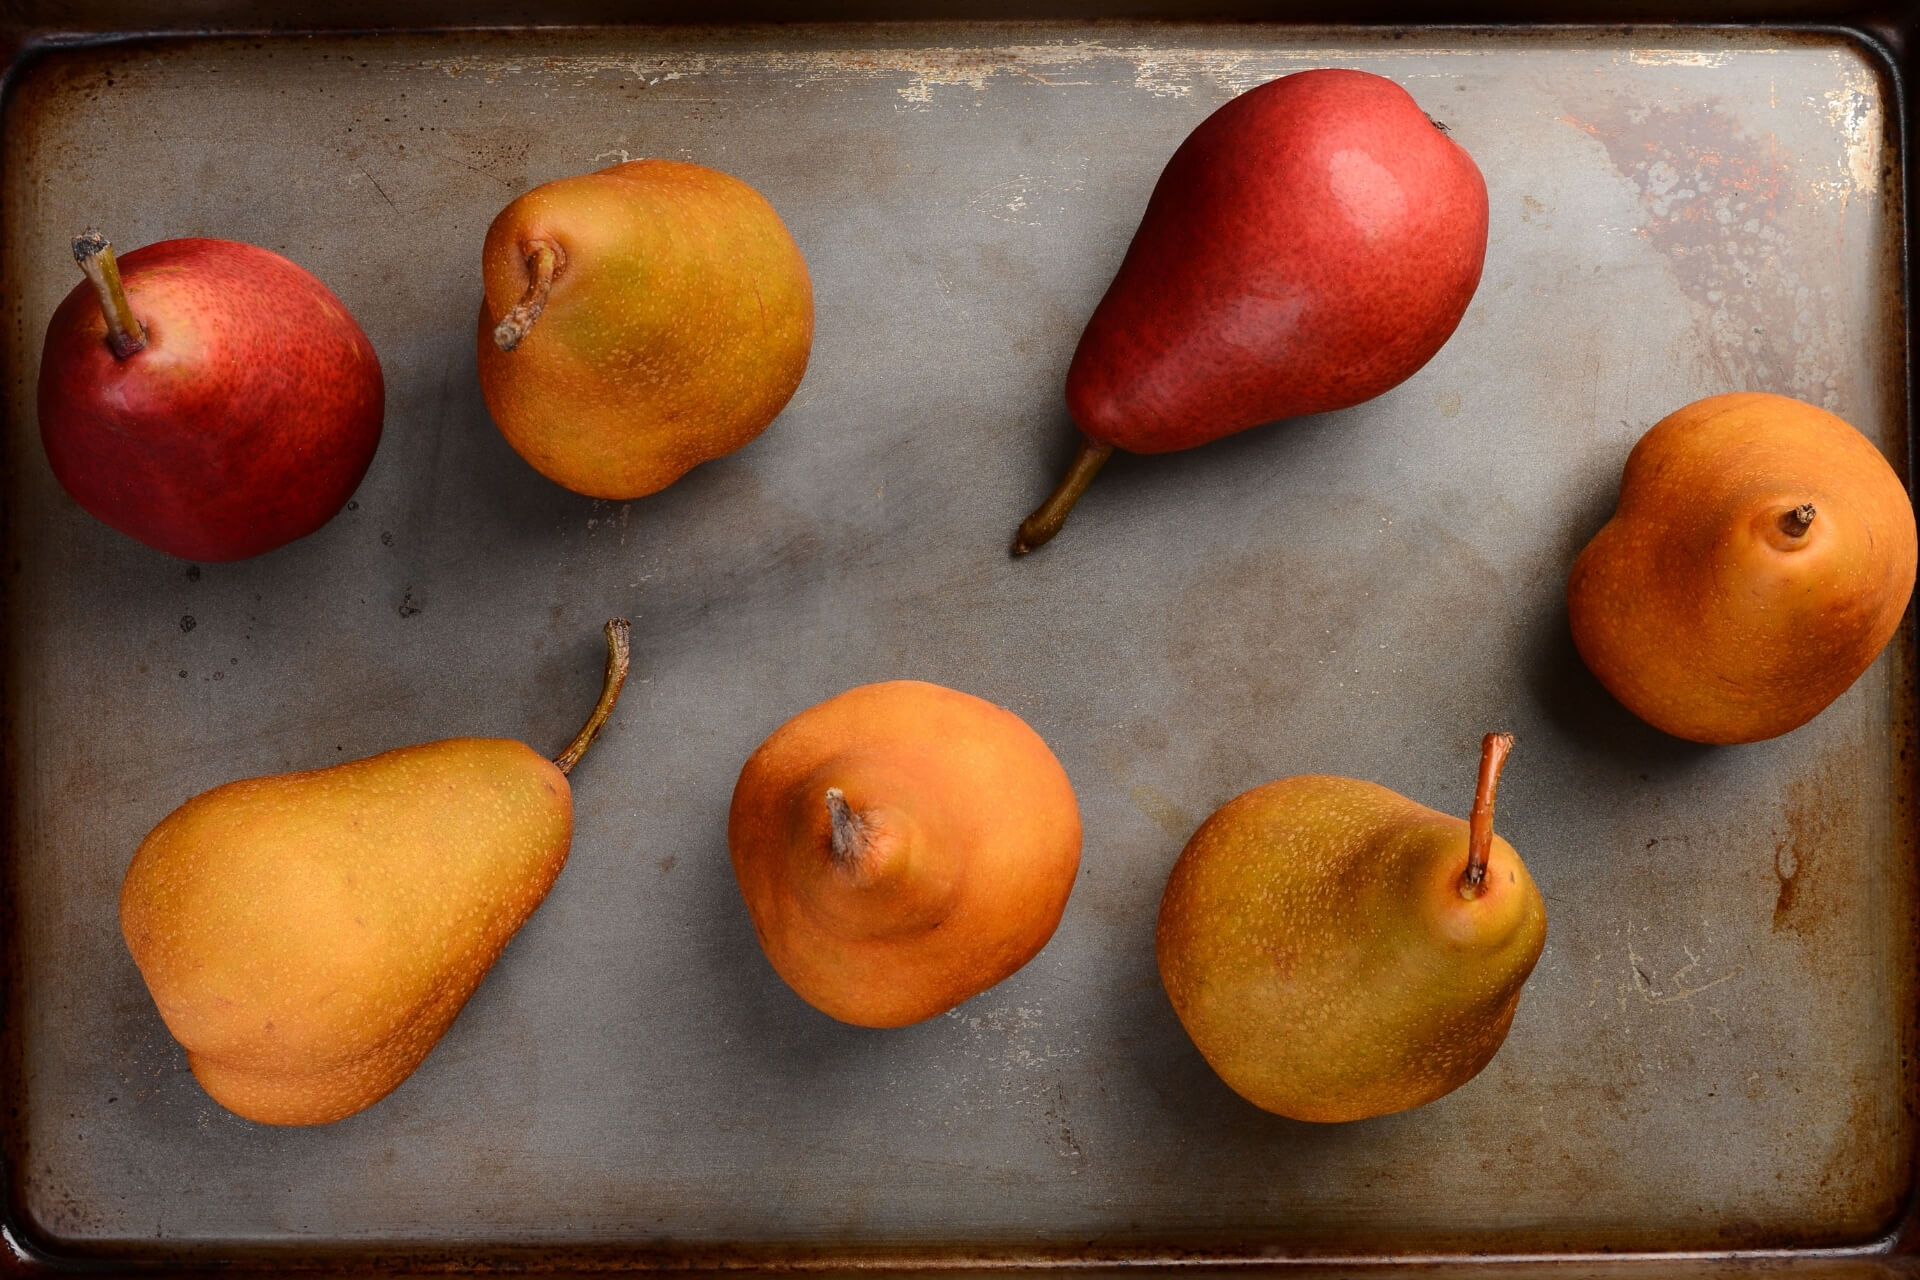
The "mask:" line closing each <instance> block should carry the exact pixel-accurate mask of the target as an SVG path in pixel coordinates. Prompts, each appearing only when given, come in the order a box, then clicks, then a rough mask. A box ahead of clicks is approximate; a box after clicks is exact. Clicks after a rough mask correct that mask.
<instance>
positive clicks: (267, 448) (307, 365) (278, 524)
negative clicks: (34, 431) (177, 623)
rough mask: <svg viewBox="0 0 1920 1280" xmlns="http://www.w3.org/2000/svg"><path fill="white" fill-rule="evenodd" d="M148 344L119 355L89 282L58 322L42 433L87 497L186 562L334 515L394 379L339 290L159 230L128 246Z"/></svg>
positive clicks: (290, 269) (48, 362) (230, 244)
mask: <svg viewBox="0 0 1920 1280" xmlns="http://www.w3.org/2000/svg"><path fill="white" fill-rule="evenodd" d="M119 262H120V275H121V279H122V280H123V282H124V283H125V285H126V290H127V297H128V300H129V302H130V304H131V305H132V307H133V313H134V315H135V316H137V317H138V318H139V320H140V321H141V323H142V324H144V325H145V326H146V329H147V337H148V345H147V346H146V348H145V349H144V350H141V351H137V352H135V353H134V354H133V355H131V356H129V357H127V358H126V359H125V360H118V359H115V358H114V355H113V352H112V351H111V350H109V349H108V347H107V341H106V332H107V330H106V321H105V319H104V317H103V316H102V315H101V312H100V304H99V301H98V300H97V298H96V296H95V294H94V291H93V287H92V286H91V285H89V284H87V283H86V282H85V281H82V282H81V283H80V284H79V285H77V286H76V287H75V288H74V290H73V292H72V293H70V294H68V295H67V296H66V298H65V300H64V301H62V302H61V304H60V306H59V308H58V309H57V310H56V311H55V312H54V313H53V319H52V320H51V321H50V322H49V323H48V325H47V341H46V346H45V348H44V349H43V350H42V353H41V356H40V440H41V443H42V444H44V445H45V446H46V451H47V461H48V462H49V463H50V464H52V467H53V473H54V475H55V476H56V477H58V478H59V480H60V483H61V484H62V485H64V486H65V487H66V490H67V492H68V493H70V494H72V495H73V497H74V499H75V500H76V501H77V502H79V504H80V505H81V506H82V507H84V508H86V509H87V510H88V511H89V512H91V513H92V514H93V515H95V516H97V517H99V518H100V519H101V520H103V521H105V522H106V523H107V524H110V525H112V526H113V527H114V528H116V529H118V530H120V531H121V532H122V533H126V534H129V535H131V536H132V537H135V538H138V539H139V540H140V541H142V542H144V543H146V544H147V545H148V546H151V547H156V548H158V549H159V550H161V551H165V552H167V553H168V554H170V555H175V556H179V557H181V558H182V559H186V560H208V561H212V560H240V559H244V558H246V557H248V556H255V555H259V554H260V553H261V552H263V551H271V550H272V549H273V548H275V547H278V546H282V545H284V544H286V543H288V542H291V541H293V540H294V539H295V538H300V537H304V536H305V535H307V534H309V533H312V532H313V531H314V530H315V529H318V528H319V527H320V526H321V525H323V524H325V523H326V522H327V521H328V520H330V519H332V518H333V515H334V513H335V512H337V511H339V510H340V508H341V507H342V506H344V505H345V504H346V501H347V499H348V498H349V497H351V496H352V495H353V491H354V489H355V488H356V487H357V486H358V485H359V483H360V479H361V477H362V476H364V475H365V474H366V471H367V465H368V463H370V462H371V461H372V460H373V452H374V449H375V447H377V446H378V444H379V443H380V426H381V420H382V417H383V415H384V412H385V404H386V387H385V383H384V381H383V380H382V378H381V376H380V362H379V359H378V358H377V357H376V356H375V355H374V351H373V345H372V344H371V343H369V342H368V341H367V336H366V334H364V333H362V332H361V330H360V326H359V325H358V324H356V323H355V322H354V319H353V317H352V316H351V315H349V314H348V313H347V309H346V307H345V306H343V305H342V304H341V302H340V300H339V299H338V298H336V297H334V296H333V294H332V293H331V292H330V291H329V290H328V289H327V287H326V286H325V285H323V284H321V283H320V282H319V281H318V280H316V279H315V278H314V277H313V276H312V275H310V274H309V273H308V272H306V271H305V270H303V269H302V268H300V267H298V266H296V265H294V264H293V263H291V262H289V261H287V260H286V259H285V258H283V257H281V256H280V255H279V254H277V253H271V252H269V251H268V250H265V249H261V248H257V247H255V246H253V245H249V244H240V243H237V242H235V241H231V240H163V241H161V242H160V243H158V244H151V245H148V246H146V247H145V248H143V249H136V250H134V251H133V252H131V253H129V254H126V255H125V256H123V257H121V258H120V259H119Z"/></svg>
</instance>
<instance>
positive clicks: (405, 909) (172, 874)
mask: <svg viewBox="0 0 1920 1280" xmlns="http://www.w3.org/2000/svg"><path fill="white" fill-rule="evenodd" d="M627 646H628V625H627V623H626V621H625V620H624V619H615V620H614V621H611V622H609V623H608V624H607V673H606V679H605V682H604V685H603V687H602V690H601V694H600V699H599V702H598V703H597V705H596V706H595V707H594V710H593V713H592V715H591V716H590V717H589V718H588V720H587V723H586V724H585V726H583V727H582V729H581V730H580V733H579V734H578V735H577V736H576V737H575V738H574V740H573V742H572V744H571V745H569V746H568V748H567V749H566V751H564V752H562V753H561V755H560V756H559V757H558V758H557V759H555V760H552V761H549V760H546V759H545V758H543V757H542V756H540V755H539V753H537V752H535V751H534V750H533V749H532V748H531V747H529V746H527V745H525V744H524V743H520V742H514V741H510V740H506V739H499V738H450V739H446V740H443V741H439V742H428V743H422V744H420V745H417V746H411V747H401V748H399V749H398V750H394V751H387V752H383V753H381V754H379V755H376V756H370V757H368V758H366V759H364V760H354V761H350V762H348V763H345V764H338V765H334V766H332V767H331V768H326V769H315V770H311V771H308V772H303V773H285V774H277V775H274V776H270V777H263V778H249V779H245V780H242V781H238V782H229V783H227V784H225V785H224V786H219V787H215V788H214V789H213V790H211V791H207V792H204V793H203V794H201V795H198V796H195V797H194V798H193V799H191V800H189V801H187V802H186V803H185V804H183V805H181V806H180V807H179V808H178V809H176V810H174V811H173V812H172V813H171V814H169V815H168V816H167V817H166V818H164V819H163V820H162V821H161V822H160V825H159V826H157V827H155V828H154V829H153V830H152V831H151V832H150V833H149V834H148V835H147V837H146V839H145V840H143V841H142V842H141V844H140V848H139V850H138V851H137V852H136V853H135V854H134V856H133V863H132V865H131V866H130V867H129V868H128V869H127V878H126V883H125V884H124V885H123V887H122V889H121V893H120V928H121V932H122V934H123V935H124V936H125V938H126V942H127V948H128V950H130V951H131V952H132V953H133V959H134V963H135V964H137V965H138V966H139V968H140V974H141V976H142V977H143V978H145V979H146V983H147V989H148V990H149V991H150V992H151V993H152V995H153V1001H154V1004H155V1005H157V1006H158V1007H159V1010H160V1016H161V1018H162V1019H163V1020H165V1022H166V1024H167V1030H169V1031H170V1032H172V1033H173V1036H174V1038H175V1039H177V1040H178V1041H179V1042H180V1043H181V1045H182V1046H184V1047H185V1049H186V1051H187V1063H188V1065H189V1066H190V1067H192V1069H193V1074H194V1076H195V1078H196V1079H198V1080H199V1082H200V1084H201V1087H203V1088H204V1089H205V1090H206V1091H207V1093H208V1094H210V1095H211V1096H212V1097H213V1099H214V1100H215V1101H216V1102H218V1103H220V1104H221V1105H222V1106H224V1107H226V1108H227V1109H228V1110H230V1111H233V1112H234V1113H236V1114H238V1115H240V1116H244V1117H246V1118H247V1119H249V1120H256V1121H259V1122H261V1123H264V1124H279V1125H309V1124H325V1123H328V1122H329V1121H333V1120H339V1119H341V1118H342V1117H344V1116H349V1115H352V1114H353V1113H355V1112H357V1111H360V1110H362V1109H364V1108H366V1107H368V1106H371V1105H372V1104H373V1103H375V1102H377V1101H379V1100H380V1099H381V1098H383V1097H385V1096H386V1095H387V1094H388V1093H390V1092H392V1091H393V1089H394V1088H396V1087H397V1086H398V1085H399V1084H400V1082H401V1081H403V1080H405V1079H406V1078H407V1076H408V1075H410V1074H412V1072H413V1070H414V1068H415V1067H417V1066H419V1065H420V1063H421V1061H422V1060H423V1059H424V1058H425V1057H426V1056H427V1053H428V1051H429V1050H431V1049H432V1048H433V1046H434V1045H435V1044H436V1043H437V1042H438V1041H439V1039H440V1037H441V1035H442V1034H443V1033H444V1032H445V1031H446V1030H447V1028H448V1026H449V1025H451V1024H452V1022H453V1019H454V1016H455V1015H456V1014H458V1013H459V1012H460V1008H461V1006H462V1005H464V1004H465V1003H466V1001H467V998H468V997H469V996H471V995H472V994H473V992H474V990H475V988H477V987H478V986H479V985H480V980H481V979H482V978H483V977H485V976H486V973H487V970H488V969H490V968H491V967H492V966H493V962H494V960H495V959H496V958H498V956H499V955H500V952H501V950H502V949H503V948H504V947H505V946H506V945H507V942H508V940H509V939H511V938H512V937H513V935H514V933H515V932H516V931H517V930H518V929H519V928H520V926H521V925H522V924H523V923H524V922H525V921H526V919H527V917H528V916H530V915H532V914H533V910H534V908H535V907H537V906H539V905H540V901H541V899H543V898H544V897H545V896H546V893H547V890H548V889H549V888H550V887H551V886H552V884H553V881H554V878H555V877H556V876H558V875H559V874H560V868H561V867H562V865H564V864H565V862H566V860H567V849H568V846H569V845H570V844H571V842H572V838H573V800H572V792H571V791H570V789H569V785H568V782H567V775H568V773H570V772H571V771H572V769H573V766H574V765H575V764H576V763H577V762H578V761H579V759H580V757H581V755H582V754H584V753H585V751H586V749H587V747H588V746H589V745H590V744H591V743H592V741H593V739H594V738H595V737H596V736H597V735H598V734H599V732H600V729H601V727H602V726H603V725H604V724H605V723H606V720H607V716H608V715H609V714H610V713H611V712H612V710H613V704H614V700H615V699H616V698H617V697H618V696H619V693H620V685H621V683H622V682H623V681H624V680H625V678H626V671H627V660H628V659H627Z"/></svg>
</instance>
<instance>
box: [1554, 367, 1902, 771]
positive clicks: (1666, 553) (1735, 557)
mask: <svg viewBox="0 0 1920 1280" xmlns="http://www.w3.org/2000/svg"><path fill="white" fill-rule="evenodd" d="M1914 567H1915V540H1914V519H1913V500H1912V499H1911V498H1910V497H1908V495H1907V490H1906V486H1905V485H1903V484H1901V482H1900V477H1899V476H1898V475H1896V474H1895V473H1894V470H1893V468H1892V467H1891V466H1889V465H1888V463H1887V460H1886V458H1884V457H1882V456H1881V453H1880V451H1879V450H1878V449H1876V448H1874V446H1873V442H1872V441H1870V440H1868V439H1867V438H1866V437H1865V436H1863V435H1861V434H1860V432H1859V431H1857V430H1855V429H1854V427H1853V426H1852V425H1851V424H1849V423H1848V422H1846V421H1845V420H1844V419H1841V418H1838V417H1835V416H1834V415H1833V414H1831V413H1828V412H1827V411H1826V410H1825V409H1820V408H1817V407H1815V406H1813V405H1810V404H1807V403H1805V402H1804V401H1800V400H1795V399H1792V398H1790V397H1788V396H1777V395H1766V394H1762V393H1759V392H1737V393H1734V394H1730V395H1719V396H1709V397H1708V398H1706V399H1705V400H1696V401H1695V402H1693V403H1692V404H1689V405H1686V406H1684V407H1683V408H1680V409H1677V410H1675V411H1674V412H1673V413H1670V414H1668V415H1667V416H1666V417H1664V418H1662V419H1661V420H1660V421H1659V422H1657V423H1655V424H1654V425H1653V427H1652V429H1651V430H1649V431H1648V432H1647V434H1646V435H1644V436H1642V437H1641V438H1640V441H1639V443H1638V444H1636V445H1634V447H1633V452H1632V453H1630V454H1628V455H1627V465H1626V471H1625V473H1624V474H1623V475H1622V476H1621V479H1620V504H1619V506H1618V508H1617V509H1616V510H1615V511H1614V514H1613V516H1612V518H1611V519H1609V520H1608V521H1607V523H1606V524H1605V525H1604V526H1603V527H1602V528H1601V530H1600V532H1599V533H1597V534H1595V535H1594V538H1593V541H1592V542H1590V543H1588V544H1587V546H1586V548H1585V549H1584V550H1583V551H1581V552H1580V555H1579V557H1578V558H1577V559H1576V560H1575V561H1574V562H1573V570H1572V572H1571V573H1570V574H1569V575H1568V577H1567V617H1568V622H1569V623H1570V625H1571V626H1572V629H1573V640H1574V645H1575V647H1576V648H1578V649H1579V650H1580V656H1581V657H1582V658H1583V659H1585V661H1586V664H1587V666H1588V668H1589V669H1590V670H1592V672H1593V674H1594V675H1595V676H1597V677H1598V678H1599V680H1600V683H1601V684H1603V685H1605V686H1606V687H1607V690H1608V692H1610V693H1612V694H1613V696H1614V697H1616V698H1618V699H1619V700H1620V702H1621V704H1622V705H1624V706H1625V707H1626V708H1627V710H1629V711H1631V712H1633V713H1634V714H1635V715H1637V716H1639V717H1640V718H1641V719H1642V720H1645V721H1646V722H1647V723H1648V724H1650V725H1652V726H1653V727H1654V728H1656V729H1660V730H1662V731H1664V732H1666V733H1670V734H1672V735H1674V736H1675V737H1677V738H1686V739H1689V740H1691V741H1694V742H1708V743H1722V744H1729V743H1741V742H1758V741H1760V740H1761V739H1763V738H1772V737H1777V736H1779V735H1780V734H1783V733H1786V732H1788V731H1789V730H1792V729H1797V728H1799V727H1800V726H1801V725H1803V724H1805V723H1806V722H1807V721H1809V720H1811V719H1813V717H1814V716H1816V715H1818V714H1820V712H1821V711H1822V710H1823V709H1824V708H1825V707H1826V706H1827V705H1828V704H1829V703H1831V702H1832V701H1833V700H1834V699H1835V698H1837V697H1839V696H1840V695H1841V694H1843V693H1845V692H1846V691H1847V689H1848V688H1849V687H1850V686H1851V685H1852V684H1853V682H1854V681H1855V680H1857V679H1859V678H1860V675H1861V673H1862V672H1864V671H1865V670H1866V669H1867V668H1868V667H1869V666H1870V665H1872V663H1873V660H1874V659H1875V658H1876V657H1878V656H1879V655H1880V651H1881V650H1882V649H1884V648H1886V646H1887V642H1888V641H1889V640H1891V639H1892V638H1893V633H1894V632H1895V631H1896V630H1898V629H1899V626H1900V619H1901V618H1902V617H1903V616H1905V614H1906V610H1907V601H1908V600H1909V599H1910V598H1911V597H1912V595H1913V583H1914Z"/></svg>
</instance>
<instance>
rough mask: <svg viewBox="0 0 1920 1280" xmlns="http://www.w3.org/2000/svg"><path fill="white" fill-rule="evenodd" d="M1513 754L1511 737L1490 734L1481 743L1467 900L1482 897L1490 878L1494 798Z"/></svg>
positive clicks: (1463, 879)
mask: <svg viewBox="0 0 1920 1280" xmlns="http://www.w3.org/2000/svg"><path fill="white" fill-rule="evenodd" d="M1512 750H1513V735H1512V734H1510V733H1490V734H1488V735H1487V736H1486V737H1485V738H1484V739H1483V740H1482V741H1481V743H1480V783H1479V785H1478V786H1476V787H1475V788H1474V790H1473V812H1472V813H1470V814H1468V815H1467V869H1466V871H1465V872H1464V873H1462V875H1461V876H1460V896H1461V897H1463V898H1468V899H1472V898H1477V897H1479V896H1480V893H1481V889H1480V886H1481V884H1482V882H1484V881H1485V880H1486V878H1487V855H1488V854H1489V853H1490V852H1491V851H1492V849H1493V796H1494V792H1496V791H1498V790H1499V788H1500V770H1501V769H1502V768H1503V767H1504V766H1505V765H1506V763H1507V755H1508V753H1509V752H1511V751H1512Z"/></svg>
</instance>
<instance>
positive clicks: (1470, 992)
mask: <svg viewBox="0 0 1920 1280" xmlns="http://www.w3.org/2000/svg"><path fill="white" fill-rule="evenodd" d="M1512 745H1513V739H1512V738H1510V737H1508V736H1507V735H1506V734H1489V735H1487V739H1486V741H1485V743H1484V744H1483V746H1482V748H1481V762H1480V784H1479V787H1478V790H1477V791H1476V793H1475V795H1474V802H1473V812H1472V816H1471V818H1470V819H1469V820H1468V821H1466V822H1462V821H1461V820H1460V819H1458V818H1452V817H1448V816H1447V815H1446V814H1442V813H1436V812H1434V811H1433V810H1432V809H1428V808H1426V807H1425V806H1423V805H1418V804H1415V803H1414V802H1413V801H1411V800H1408V799H1407V798H1405V797H1404V796H1400V795H1396V794H1395V793H1394V792H1392V791H1389V790H1387V789H1386V788H1385V787H1381V786H1376V785H1375V784H1373V783H1371V782H1360V781H1357V780H1355V779H1353V778H1330V777H1313V776H1309V777H1295V778H1283V779H1281V780H1280V781H1278V782H1270V783H1268V784H1266V785H1265V786H1263V787H1256V788H1255V789H1254V790H1252V791H1249V792H1247V793H1246V794H1244V795H1242V796H1240V797H1238V798H1237V799H1234V800H1231V801H1228V802H1227V803H1226V804H1225V805H1223V806H1222V807H1221V808H1220V809H1219V810H1217V811H1216V812H1215V813H1214V814H1213V816H1212V817H1210V818H1208V819H1207V820H1206V822H1204V823H1202V824H1201V826H1200V829H1199V830H1198V831H1196V832H1195V833H1194V835H1193V839H1192V840H1191V841H1189V842H1188V844H1187V847H1186V850H1185V851H1184V852H1182V853H1181V855H1180V859H1179V861H1178V862H1176V863H1175V864H1174V868H1173V874H1172V876H1171V878H1169V880H1168V881H1167V888H1166V892H1165V894H1164V895H1163V896H1162V898H1161V900H1160V924H1159V931H1158V938H1157V943H1158V951H1159V961H1160V977H1161V981H1162V982H1163V983H1164V984H1165V985H1166V989H1167V995H1168V996H1169V997H1170V998H1171V999H1172V1001H1173V1007H1174V1011H1175V1012H1176V1013H1178V1014H1179V1016H1180V1022H1181V1024H1182V1025H1183V1026H1184V1027H1185V1028H1186V1029H1187V1034H1188V1035H1190V1036H1191V1037H1192V1038H1193V1042H1194V1044H1195V1045H1196V1046H1198V1048H1199V1050H1200V1052H1201V1054H1202V1055H1204V1056H1205V1058H1206V1060H1207V1062H1208V1063H1209V1064H1210V1065H1211V1066H1212V1067H1213V1069H1214V1070H1215V1071H1217V1072H1218V1073H1219V1074H1220V1078H1221V1079H1223V1080H1225V1081H1226V1082H1227V1084H1228V1085H1230V1086H1231V1087H1232V1088H1233V1090H1234V1092H1236V1093H1238V1094H1240V1095H1241V1096H1242V1097H1244V1098H1246V1099H1247V1100H1248V1101H1249V1102H1252V1103H1253V1104H1254V1105H1255V1106H1258V1107H1262V1108H1264V1109H1266V1110H1268V1111H1274V1112H1278V1113H1279V1114H1281V1115H1284V1116H1291V1117H1292V1118H1294V1119H1296V1120H1320V1121H1335V1120H1360V1119H1364V1118H1365V1117H1368V1116H1377V1115H1385V1114H1387V1113H1388V1112H1393V1111H1404V1110H1406V1109H1407V1108H1409V1107H1417V1106H1420V1105H1421V1104H1422V1103H1426V1102H1431V1101H1433V1100H1434V1099H1435V1098H1438V1097H1440V1096H1441V1095H1442V1094H1445V1093H1449V1092H1451V1091H1452V1090H1454V1089H1457V1088H1459V1087H1460V1086H1461V1085H1463V1084H1465V1083H1466V1082H1467V1081H1468V1080H1471V1079H1472V1078H1473V1077H1474V1076H1475V1075H1477V1074H1479V1072H1480V1069H1481V1068H1482V1067H1484V1066H1486V1065H1487V1063H1488V1062H1489V1061H1491V1060H1492V1058H1493V1055H1494V1053H1495V1052H1496V1051H1497V1050H1498V1049H1499V1048H1500V1045H1501V1042H1502V1041H1504V1040H1505V1039H1506V1035H1507V1028H1508V1027H1509V1026H1511V1025H1512V1023H1513V1014H1514V1009H1515V1007H1516V1006H1517V1005H1518V1003H1519V1000H1520V987H1521V984H1522V983H1524V982H1525V981H1526V980H1527V975H1528V974H1530V973H1532V972H1533V966H1534V962H1535V961H1537V960H1538V959H1539V958H1540V950H1541V948H1542V947H1543V946H1544V945H1545V942H1546V936H1547V916H1546V908H1545V906H1544V905H1543V904H1542V902H1541V900H1540V891H1539V890H1538V889H1536V888H1535V887H1534V884H1533V880H1532V879H1531V878H1530V877H1529V876H1528V875H1527V870H1526V868H1525V867H1524V866H1522V865H1521V863H1520V858H1519V855H1518V854H1516V853H1514V851H1513V847H1512V846H1511V845H1509V844H1508V843H1507V842H1506V841H1505V840H1502V839H1500V838H1499V837H1497V836H1495V835H1494V834H1493V801H1494V789H1495V787H1496V786H1497V785H1498V782H1499V775H1500V768H1501V765H1502V763H1503V762H1504V760H1505V759H1506V754H1507V751H1508V750H1509V749H1510V748H1511V747H1512Z"/></svg>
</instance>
